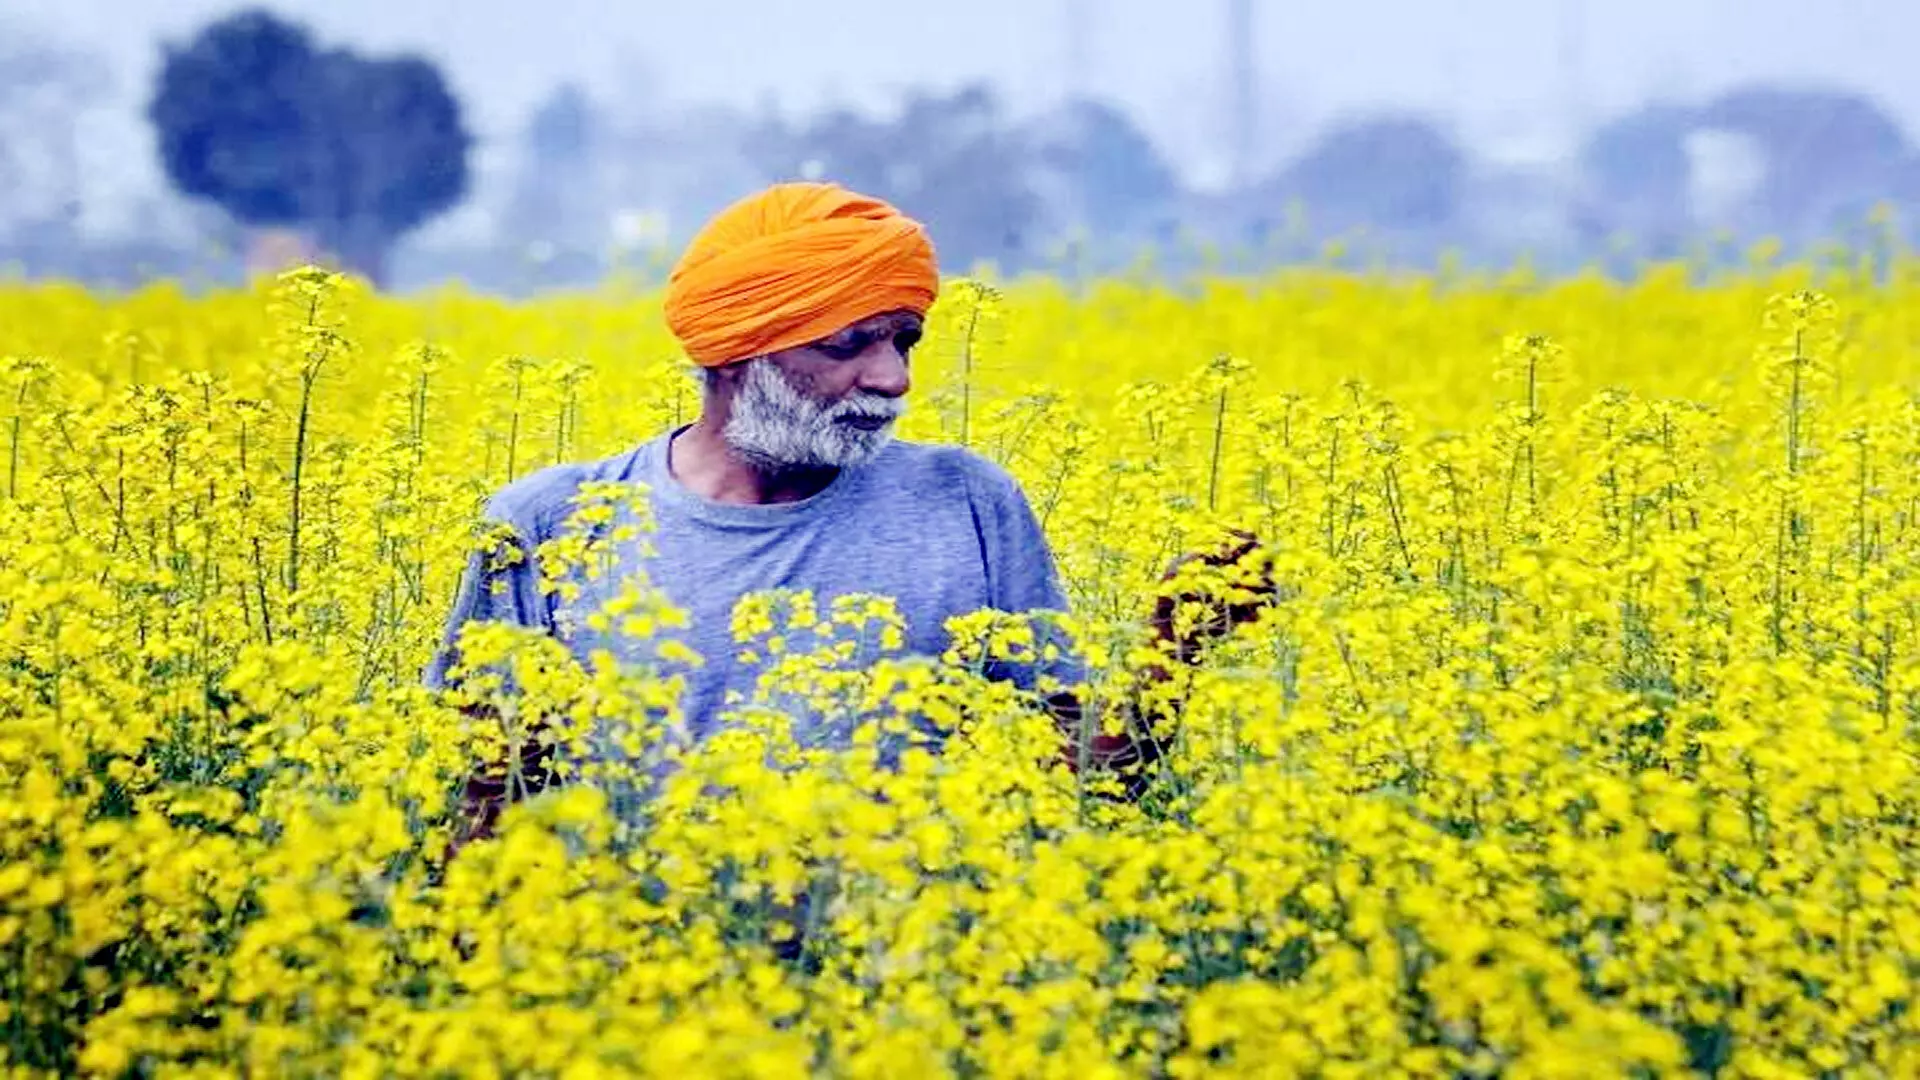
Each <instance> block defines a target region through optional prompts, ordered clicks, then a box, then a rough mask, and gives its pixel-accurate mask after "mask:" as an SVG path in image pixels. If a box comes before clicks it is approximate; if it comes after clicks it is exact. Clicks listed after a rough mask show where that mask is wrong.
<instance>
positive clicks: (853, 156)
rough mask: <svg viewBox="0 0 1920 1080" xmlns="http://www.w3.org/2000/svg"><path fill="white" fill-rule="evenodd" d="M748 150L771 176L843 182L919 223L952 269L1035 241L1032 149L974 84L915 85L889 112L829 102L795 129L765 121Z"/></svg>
mask: <svg viewBox="0 0 1920 1080" xmlns="http://www.w3.org/2000/svg"><path fill="white" fill-rule="evenodd" d="M751 149H752V151H753V153H754V155H755V156H756V158H757V159H758V160H759V161H760V162H761V164H762V167H763V168H764V169H765V170H766V171H767V172H768V173H769V174H771V175H772V176H773V177H775V178H776V179H812V180H827V181H832V182H835V183H840V184H844V185H846V186H847V187H850V188H854V189H856V190H859V191H863V192H865V193H867V194H870V195H874V196H877V197H879V198H882V199H886V200H887V201H888V202H891V203H893V204H894V205H896V206H898V207H899V208H900V209H901V210H902V211H903V212H905V213H908V214H911V215H913V216H914V217H917V218H919V219H920V220H922V221H924V222H926V224H927V228H928V231H929V232H931V233H932V235H933V241H934V247H935V249H936V250H937V251H938V252H939V255H940V260H941V262H942V263H943V264H944V265H946V266H949V267H952V268H955V269H956V270H958V271H965V270H966V269H967V268H969V267H971V266H972V265H973V264H975V263H977V262H979V261H981V260H985V259H992V260H996V261H998V262H1000V263H1002V264H1018V263H1020V262H1021V261H1022V260H1024V259H1026V258H1028V257H1029V255H1030V252H1031V251H1032V249H1033V248H1034V246H1035V245H1034V240H1035V237H1034V236H1033V235H1032V233H1033V231H1034V229H1035V226H1036V224H1037V221H1038V218H1039V209H1040V207H1039V199H1038V197H1037V196H1036V195H1035V193H1034V191H1033V175H1032V173H1033V158H1032V154H1031V152H1030V150H1029V148H1028V147H1027V146H1026V144H1025V141H1024V140H1023V139H1021V138H1020V137H1019V135H1018V134H1017V133H1016V132H1014V131H1012V130H1011V129H1009V128H1008V127H1007V126H1006V125H1005V124H1003V123H1002V122H1001V117H1000V112H999V103H998V101H997V100H996V99H995V98H994V97H993V95H992V94H991V93H989V92H988V91H987V90H985V89H983V88H980V87H970V88H966V89H962V90H959V91H957V92H955V93H953V94H950V95H946V96H940V95H934V94H927V93H919V94H915V95H913V96H912V97H910V98H908V100H907V102H906V104H905V107H904V108H903V109H902V110H901V112H900V114H899V115H898V116H896V117H894V118H893V119H891V120H880V119H873V118H869V117H865V116H861V115H859V114H856V113H853V112H850V111H846V110H836V111H833V112H830V113H827V114H825V115H822V116H820V117H817V118H816V119H814V120H813V121H812V122H811V123H809V124H807V125H805V126H804V127H801V128H800V129H798V130H792V129H789V128H788V127H787V126H786V125H785V124H784V123H780V122H775V123H773V124H772V125H770V126H768V127H766V128H764V129H762V130H761V131H760V132H758V133H757V134H756V135H755V136H753V137H752V147H751Z"/></svg>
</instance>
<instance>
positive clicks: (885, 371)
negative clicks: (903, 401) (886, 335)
mask: <svg viewBox="0 0 1920 1080" xmlns="http://www.w3.org/2000/svg"><path fill="white" fill-rule="evenodd" d="M861 364H862V366H861V369H860V389H862V390H866V391H869V392H871V393H875V394H881V395H884V396H886V397H901V396H903V395H904V394H906V392H907V389H908V387H910V386H911V385H912V384H913V380H912V377H911V376H909V375H908V374H907V358H906V357H905V356H902V355H901V354H900V349H899V347H898V346H896V345H894V343H893V342H891V341H882V342H879V343H877V344H876V345H874V347H873V348H871V349H868V350H867V355H866V356H864V357H862V358H861Z"/></svg>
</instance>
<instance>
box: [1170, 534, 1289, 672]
mask: <svg viewBox="0 0 1920 1080" xmlns="http://www.w3.org/2000/svg"><path fill="white" fill-rule="evenodd" d="M1262 552H1263V549H1262V548H1261V546H1260V541H1259V539H1258V538H1256V537H1255V536H1254V535H1253V534H1252V533H1249V532H1245V531H1243V530H1240V529H1235V530H1233V531H1232V533H1231V534H1230V538H1229V539H1228V541H1227V542H1226V543H1225V544H1224V545H1222V546H1221V547H1219V548H1216V549H1214V550H1213V551H1208V552H1190V553H1188V554H1185V555H1182V556H1180V557H1179V558H1177V559H1175V560H1173V563H1172V565H1170V566H1168V567H1167V572H1166V573H1165V574H1164V575H1162V576H1161V578H1160V581H1161V583H1162V584H1169V583H1171V582H1173V581H1175V580H1177V579H1178V578H1179V576H1180V572H1181V570H1182V569H1183V568H1185V567H1187V566H1189V565H1191V564H1193V563H1196V562H1197V563H1201V564H1203V565H1206V566H1209V567H1212V568H1214V569H1217V570H1222V571H1226V572H1228V573H1230V574H1237V575H1246V576H1247V577H1249V578H1251V580H1248V581H1247V582H1246V583H1245V584H1241V585H1239V589H1238V591H1239V592H1240V593H1241V595H1239V596H1235V597H1230V598H1221V597H1216V596H1207V595H1203V594H1197V593H1173V594H1170V595H1164V596H1161V597H1160V598H1159V599H1158V600H1156V601H1155V603H1154V607H1153V619H1152V626H1153V636H1154V640H1155V641H1157V642H1159V643H1160V644H1161V645H1162V646H1163V647H1164V649H1165V651H1166V652H1167V653H1168V655H1170V656H1171V657H1172V658H1173V659H1175V660H1178V661H1179V662H1181V663H1184V664H1191V663H1194V662H1195V661H1197V660H1198V659H1199V658H1200V654H1201V652H1202V651H1203V650H1204V649H1205V647H1206V646H1207V645H1208V644H1211V643H1212V642H1215V641H1219V640H1220V639H1222V638H1225V637H1226V636H1227V635H1229V634H1231V633H1232V632H1233V628H1234V627H1236V626H1244V625H1246V624H1248V623H1251V622H1253V621H1254V620H1255V619H1258V618H1259V617H1260V612H1261V611H1263V610H1265V609H1266V608H1268V607H1270V606H1272V604H1273V600H1274V597H1275V596H1276V595H1278V592H1279V590H1278V588H1277V587H1276V586H1275V585H1274V581H1273V575H1272V573H1271V572H1270V571H1269V570H1266V569H1264V568H1258V560H1259V558H1260V556H1261V554H1262ZM1256 568H1258V569H1259V573H1258V577H1257V578H1254V577H1252V574H1253V571H1254V570H1255V569H1256ZM1194 603H1198V604H1201V605H1203V607H1204V613H1203V614H1202V615H1201V617H1200V618H1198V619H1196V620H1194V621H1193V622H1192V623H1190V624H1188V625H1186V626H1182V625H1181V621H1180V618H1179V613H1180V609H1181V608H1182V607H1183V606H1186V605H1188V604H1194Z"/></svg>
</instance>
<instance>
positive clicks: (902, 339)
mask: <svg viewBox="0 0 1920 1080" xmlns="http://www.w3.org/2000/svg"><path fill="white" fill-rule="evenodd" d="M918 344H920V331H918V330H902V331H900V332H899V333H898V334H895V335H894V336H893V347H894V348H896V349H899V350H900V355H902V356H905V355H906V354H907V352H908V351H909V350H911V349H912V348H913V347H914V346H915V345H918Z"/></svg>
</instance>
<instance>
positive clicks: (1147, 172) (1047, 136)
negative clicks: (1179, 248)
mask: <svg viewBox="0 0 1920 1080" xmlns="http://www.w3.org/2000/svg"><path fill="white" fill-rule="evenodd" d="M1029 138H1030V141H1031V142H1032V144H1033V148H1034V154H1035V157H1036V162H1037V164H1038V165H1039V167H1040V168H1041V169H1043V170H1044V171H1045V173H1046V174H1047V175H1048V176H1049V178H1051V179H1052V180H1053V181H1054V182H1055V186H1056V187H1058V188H1059V189H1061V191H1062V195H1063V197H1064V198H1065V199H1066V200H1067V201H1069V202H1070V203H1071V204H1072V206H1073V209H1074V210H1075V211H1077V214H1076V216H1077V217H1078V218H1079V219H1080V221H1081V223H1083V224H1085V225H1086V226H1087V227H1089V228H1091V229H1093V230H1095V231H1096V232H1100V233H1116V232H1126V231H1130V230H1133V229H1137V228H1139V227H1140V226H1142V225H1144V224H1146V223H1148V221H1149V219H1150V218H1151V216H1152V215H1153V214H1154V213H1155V212H1156V211H1157V210H1159V209H1161V208H1163V207H1165V206H1166V205H1167V204H1168V203H1169V202H1170V201H1171V200H1173V199H1174V198H1175V197H1176V196H1177V195H1178V194H1179V193H1180V183H1179V179H1178V178H1177V177H1176V176H1175V175H1174V171H1173V169H1172V167H1171V166H1169V165H1168V164H1167V161H1166V159H1165V158H1164V157H1162V156H1161V154H1160V151H1159V149H1158V148H1157V147H1155V146H1154V144H1153V141H1152V140H1151V139H1149V138H1148V137H1147V135H1146V133H1145V132H1143V131H1141V130H1140V128H1139V126H1138V125H1136V124H1135V123H1134V122H1133V119H1132V118H1131V117H1129V116H1128V115H1127V114H1126V113H1125V112H1123V111H1121V110H1120V109H1118V108H1116V107H1114V106H1113V105H1110V104H1108V103H1106V102H1103V101H1086V100H1082V101H1074V102H1072V103H1070V104H1068V105H1066V106H1064V107H1062V108H1061V109H1059V110H1056V111H1055V112H1053V113H1051V114H1049V115H1047V116H1045V117H1043V118H1041V120H1040V121H1038V122H1037V123H1036V124H1035V125H1034V126H1033V128H1032V130H1031V133H1030V135H1029Z"/></svg>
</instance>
